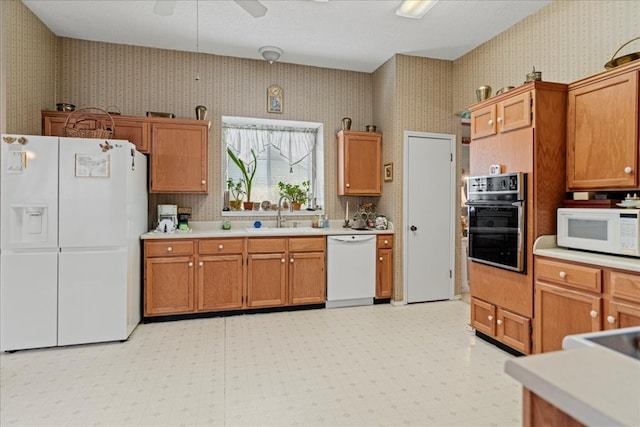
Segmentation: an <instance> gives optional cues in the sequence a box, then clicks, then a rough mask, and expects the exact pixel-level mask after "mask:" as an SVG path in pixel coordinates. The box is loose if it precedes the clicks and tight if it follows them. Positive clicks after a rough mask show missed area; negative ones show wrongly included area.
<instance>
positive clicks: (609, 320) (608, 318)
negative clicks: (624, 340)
mask: <svg viewBox="0 0 640 427" xmlns="http://www.w3.org/2000/svg"><path fill="white" fill-rule="evenodd" d="M607 322H609V323H611V324H612V325H613V324H614V323H616V318H615V317H613V316H607Z"/></svg>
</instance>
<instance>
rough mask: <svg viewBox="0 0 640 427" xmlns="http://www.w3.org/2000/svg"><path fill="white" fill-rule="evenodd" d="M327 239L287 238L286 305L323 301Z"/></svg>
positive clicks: (325, 287)
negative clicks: (287, 272) (287, 284)
mask: <svg viewBox="0 0 640 427" xmlns="http://www.w3.org/2000/svg"><path fill="white" fill-rule="evenodd" d="M326 265H327V261H326V239H325V238H324V237H300V238H290V239H289V275H288V282H289V287H288V292H289V295H288V298H287V302H288V304H289V305H301V304H323V303H324V302H325V301H326V299H327V298H326V295H327V280H326V277H327V273H326Z"/></svg>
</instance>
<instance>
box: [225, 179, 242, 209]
mask: <svg viewBox="0 0 640 427" xmlns="http://www.w3.org/2000/svg"><path fill="white" fill-rule="evenodd" d="M227 190H229V193H231V197H232V199H231V200H229V207H230V208H231V210H232V211H239V210H240V205H241V204H242V196H244V194H245V192H244V188H242V180H238V182H233V178H229V179H227Z"/></svg>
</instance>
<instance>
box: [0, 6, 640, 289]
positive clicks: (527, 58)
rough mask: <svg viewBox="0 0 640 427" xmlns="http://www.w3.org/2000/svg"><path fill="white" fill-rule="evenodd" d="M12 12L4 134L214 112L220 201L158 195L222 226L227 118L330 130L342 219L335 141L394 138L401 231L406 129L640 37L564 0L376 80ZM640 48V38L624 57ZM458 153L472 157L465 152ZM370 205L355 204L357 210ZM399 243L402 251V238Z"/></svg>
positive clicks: (438, 121)
mask: <svg viewBox="0 0 640 427" xmlns="http://www.w3.org/2000/svg"><path fill="white" fill-rule="evenodd" d="M0 8H1V9H0V10H1V12H2V14H1V15H0V16H1V19H2V46H3V49H2V50H1V51H0V52H1V53H2V54H3V55H6V57H3V58H2V59H3V61H2V62H3V63H4V64H5V67H6V72H4V74H3V75H2V78H3V81H2V85H1V86H0V89H1V88H2V87H5V86H6V101H7V106H8V108H6V109H4V108H3V109H2V111H0V115H2V118H1V119H0V124H1V123H4V122H6V129H2V131H7V132H16V133H32V134H33V133H35V134H37V133H39V132H40V110H41V109H47V108H49V109H53V108H54V107H55V103H56V102H71V103H74V104H76V105H87V104H93V105H98V106H102V107H106V106H110V105H116V106H118V107H119V108H120V110H121V111H122V113H123V114H136V115H143V114H144V113H145V112H146V111H168V112H173V113H175V114H177V115H178V116H179V117H191V118H193V117H194V114H195V113H194V107H195V106H196V105H198V104H203V105H206V106H207V107H208V109H209V119H210V120H211V121H212V128H211V134H210V137H209V140H210V157H209V158H210V162H211V167H210V177H209V180H210V182H211V183H212V185H211V187H210V188H211V194H209V195H207V196H202V195H183V196H157V195H156V196H152V197H151V198H150V202H151V203H150V204H151V205H152V206H155V204H157V203H177V204H180V205H185V206H191V207H192V208H193V210H194V216H193V219H194V220H216V219H220V216H219V211H220V208H221V197H220V195H219V194H218V190H217V189H220V188H221V182H220V177H219V175H220V171H219V155H220V116H221V115H237V116H249V117H261V118H269V117H271V118H275V119H288V120H308V121H318V122H323V123H324V125H325V141H324V142H325V159H326V164H325V176H326V177H327V183H326V190H327V202H326V205H327V206H326V207H327V210H328V212H329V215H330V217H332V218H339V217H341V216H342V212H344V203H345V201H346V200H347V199H346V198H338V197H337V196H336V195H335V194H336V189H335V188H336V185H337V184H336V181H335V176H336V174H335V159H336V152H335V137H334V133H335V132H336V131H337V130H339V129H340V126H341V119H342V117H345V116H349V117H351V118H352V119H353V126H352V129H363V128H364V126H365V125H367V124H376V125H377V126H378V130H379V131H381V132H383V134H384V135H383V163H389V162H393V163H394V165H395V168H394V169H395V170H394V173H395V178H394V181H393V182H392V183H384V184H383V196H382V197H380V198H379V200H376V203H377V204H378V211H379V212H382V213H384V214H386V215H387V216H388V217H389V218H390V219H391V220H392V221H394V222H396V224H397V225H398V227H401V226H402V224H400V221H401V219H402V211H401V206H402V182H401V174H402V169H401V167H402V165H401V161H402V133H403V131H404V130H405V129H407V130H416V131H428V132H438V133H454V134H457V135H458V138H459V137H460V134H461V130H460V126H459V125H458V124H457V120H456V117H455V116H454V113H456V112H460V111H463V110H465V109H466V108H467V107H468V106H469V105H470V104H472V103H473V102H475V88H476V87H478V86H480V85H483V84H489V85H491V86H492V87H493V88H494V92H495V91H496V90H497V89H499V88H501V87H502V86H506V85H513V86H517V85H519V84H520V83H521V82H523V81H524V79H525V75H526V74H527V73H528V72H529V71H531V67H533V66H535V67H536V69H537V70H539V71H542V78H543V79H544V80H549V81H557V82H565V83H568V82H571V81H574V80H577V79H580V78H582V77H585V76H588V75H591V74H594V73H598V72H600V71H602V70H603V64H604V63H605V62H607V61H608V60H609V59H610V58H611V55H612V54H613V52H615V51H616V49H618V47H620V46H621V45H622V44H623V43H625V42H626V41H628V40H630V39H631V38H633V37H637V36H640V20H638V19H637V17H638V16H640V2H637V1H626V0H616V1H598V0H556V1H555V2H553V3H551V4H550V5H548V6H546V7H544V8H543V9H542V10H540V11H539V12H537V13H536V14H534V15H532V16H530V17H528V18H526V19H525V20H523V21H522V22H520V23H518V24H516V25H514V26H513V27H511V28H510V29H508V30H507V31H505V32H504V33H502V34H500V35H498V36H497V37H495V38H493V39H491V40H489V41H488V42H486V43H484V44H483V45H481V46H480V47H478V48H477V49H475V50H473V51H471V52H469V53H468V54H467V55H464V56H463V57H461V58H459V59H457V60H456V61H453V62H451V61H438V60H433V59H427V58H418V57H411V56H405V55H396V56H394V57H393V58H390V59H389V60H388V61H387V62H386V63H385V64H383V65H381V66H380V68H379V69H378V70H376V71H375V72H374V73H372V74H369V73H359V72H349V71H341V70H334V69H326V68H316V67H306V66H298V65H291V64H282V63H276V64H273V65H269V64H268V63H266V62H264V61H256V60H247V59H238V58H230V57H221V56H215V55H207V54H195V53H189V52H177V51H168V50H160V49H151V48H142V47H135V46H124V45H114V44H108V43H98V42H90V41H83V40H73V39H60V38H57V37H55V36H54V35H53V34H52V33H51V32H50V31H49V30H48V29H47V28H46V27H45V26H44V25H43V24H42V23H41V22H40V21H39V20H38V19H37V18H36V17H35V16H33V14H32V13H31V12H30V11H29V10H28V9H27V8H26V7H25V6H24V5H23V4H22V3H21V2H20V1H19V0H2V1H0ZM639 46H640V42H634V43H633V44H631V45H629V46H627V48H625V50H623V51H622V52H621V53H622V54H624V53H629V52H632V51H637V50H639ZM196 74H200V77H201V79H200V81H198V82H196V81H195V76H196ZM272 84H278V85H280V86H282V87H283V88H284V93H285V96H284V97H285V103H284V113H283V114H268V113H267V112H266V89H267V87H268V86H270V85H272ZM0 95H2V96H4V95H5V94H4V93H3V92H1V91H0ZM457 157H458V159H460V158H461V157H462V156H461V155H460V153H459V152H458V154H457ZM350 201H351V199H350ZM358 201H359V200H358V199H357V198H353V201H352V203H357V202H358ZM396 239H397V240H396V241H397V247H398V248H401V245H402V233H401V232H399V233H398V234H397V237H396ZM401 258H402V253H401V252H400V251H399V252H397V256H396V259H395V263H396V264H395V267H396V292H395V298H396V299H402V259H401Z"/></svg>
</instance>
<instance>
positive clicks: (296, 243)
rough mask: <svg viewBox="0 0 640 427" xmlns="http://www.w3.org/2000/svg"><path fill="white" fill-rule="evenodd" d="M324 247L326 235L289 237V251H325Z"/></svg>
mask: <svg viewBox="0 0 640 427" xmlns="http://www.w3.org/2000/svg"><path fill="white" fill-rule="evenodd" d="M324 248H325V238H324V237H292V238H290V239H289V251H291V252H323V251H324Z"/></svg>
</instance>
